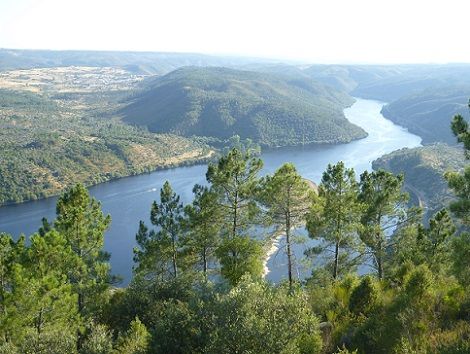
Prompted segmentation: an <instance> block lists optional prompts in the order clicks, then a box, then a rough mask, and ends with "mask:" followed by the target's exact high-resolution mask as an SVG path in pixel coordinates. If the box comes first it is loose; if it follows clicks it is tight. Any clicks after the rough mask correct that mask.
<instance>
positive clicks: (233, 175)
mask: <svg viewBox="0 0 470 354" xmlns="http://www.w3.org/2000/svg"><path fill="white" fill-rule="evenodd" d="M262 167H263V162H262V161H261V159H259V158H257V157H255V156H254V155H252V153H251V152H250V151H247V152H242V151H241V150H239V149H236V148H233V149H232V150H230V152H229V153H228V154H227V155H225V156H222V157H221V158H220V159H219V161H218V163H217V164H210V165H209V168H208V170H207V173H206V178H207V181H208V182H209V183H210V184H211V187H212V190H213V191H214V192H215V193H217V194H218V196H219V202H218V204H219V206H220V208H221V209H222V212H223V215H224V219H225V220H224V230H223V231H224V233H225V234H226V235H227V236H228V237H230V238H233V237H236V236H239V235H242V234H243V233H244V232H246V230H247V229H248V228H249V227H250V226H252V225H253V223H254V222H255V219H256V216H257V215H259V207H258V206H257V205H256V203H255V201H254V195H255V192H256V190H257V188H258V184H259V179H258V173H259V171H260V170H261V168H262Z"/></svg>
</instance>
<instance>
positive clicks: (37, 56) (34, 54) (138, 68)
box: [0, 48, 270, 75]
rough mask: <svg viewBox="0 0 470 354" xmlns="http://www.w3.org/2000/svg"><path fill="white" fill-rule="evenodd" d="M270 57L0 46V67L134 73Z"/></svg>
mask: <svg viewBox="0 0 470 354" xmlns="http://www.w3.org/2000/svg"><path fill="white" fill-rule="evenodd" d="M251 62H264V63H269V62H270V60H269V59H262V60H261V59H256V58H241V57H226V56H212V55H205V54H197V53H163V52H122V51H90V50H88V51H86V50H25V49H1V48H0V71H7V70H16V69H33V68H54V67H69V66H88V67H114V68H120V69H124V70H127V71H129V72H132V73H134V74H144V75H163V74H167V73H169V72H170V71H173V70H175V69H177V68H180V67H182V66H189V65H194V66H228V67H235V66H240V65H246V64H248V63H251Z"/></svg>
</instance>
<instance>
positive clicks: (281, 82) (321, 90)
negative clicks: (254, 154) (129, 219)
mask: <svg viewBox="0 0 470 354" xmlns="http://www.w3.org/2000/svg"><path fill="white" fill-rule="evenodd" d="M352 103H353V100H352V98H351V97H349V96H348V95H347V94H346V93H344V92H342V91H338V90H336V89H333V88H331V87H329V86H326V85H323V84H320V83H318V82H316V81H313V80H312V79H308V78H301V77H297V76H295V77H293V76H289V75H287V76H277V75H271V74H267V73H260V72H253V71H243V70H233V69H227V68H196V67H186V68H181V69H178V70H176V71H174V72H172V73H170V74H167V75H165V76H163V77H157V78H153V79H149V80H145V81H144V83H143V85H142V89H141V92H139V93H138V94H137V95H135V96H134V97H133V98H132V99H131V100H130V101H129V102H128V105H127V106H126V107H124V108H123V109H122V110H121V111H120V114H122V115H123V117H124V121H126V122H128V123H131V124H135V125H138V126H145V127H147V128H148V129H149V130H151V131H154V132H159V133H162V132H164V133H175V134H179V135H184V136H193V135H197V136H209V137H214V138H218V139H227V138H229V137H230V136H232V135H235V134H237V135H239V136H241V137H242V138H251V139H253V140H254V141H256V142H258V143H259V144H261V145H263V146H269V147H278V146H293V145H301V144H319V143H345V142H349V141H351V140H353V139H358V138H361V137H364V136H365V135H366V133H365V132H364V131H363V130H362V129H361V128H359V127H357V126H355V125H353V124H351V123H349V122H348V121H347V120H346V119H345V117H344V114H343V109H344V108H345V107H347V106H349V105H351V104H352Z"/></svg>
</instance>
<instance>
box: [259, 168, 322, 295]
mask: <svg viewBox="0 0 470 354" xmlns="http://www.w3.org/2000/svg"><path fill="white" fill-rule="evenodd" d="M261 190H262V193H261V201H262V203H263V204H264V205H265V206H266V208H267V216H268V222H269V224H271V225H275V226H277V229H278V230H282V231H283V233H284V235H285V236H286V253H287V273H288V279H289V285H290V287H292V282H293V276H292V267H293V255H292V246H293V244H294V243H295V239H294V235H293V232H294V231H295V229H296V228H298V227H300V226H302V225H304V223H305V221H306V218H307V215H308V213H309V212H310V211H311V209H312V207H313V204H314V203H315V201H316V194H315V191H314V190H313V189H312V187H311V186H310V185H309V183H308V182H307V181H306V180H304V179H303V178H302V177H301V176H300V175H299V174H298V173H297V170H296V169H295V167H294V165H293V164H291V163H286V164H284V165H283V166H281V167H280V168H279V169H278V170H277V171H276V172H275V173H274V175H273V176H267V177H265V178H264V180H263V182H262V186H261Z"/></svg>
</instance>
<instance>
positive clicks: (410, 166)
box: [372, 144, 466, 216]
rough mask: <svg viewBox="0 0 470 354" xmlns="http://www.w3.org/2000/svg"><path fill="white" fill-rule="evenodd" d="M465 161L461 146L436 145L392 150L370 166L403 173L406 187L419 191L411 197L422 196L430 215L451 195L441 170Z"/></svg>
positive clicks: (452, 167) (443, 171)
mask: <svg viewBox="0 0 470 354" xmlns="http://www.w3.org/2000/svg"><path fill="white" fill-rule="evenodd" d="M465 163H466V161H465V159H464V154H463V149H462V148H461V147H452V146H448V145H446V144H435V145H427V146H424V147H418V148H413V149H401V150H397V151H394V152H392V153H390V154H387V155H384V156H382V157H381V158H379V159H377V160H375V161H374V162H373V163H372V167H373V168H374V169H379V168H383V169H385V170H389V171H391V172H393V173H395V174H398V173H402V172H403V173H404V175H405V188H406V187H407V189H408V191H409V192H410V193H411V194H419V195H418V196H416V195H414V197H415V199H417V198H416V197H418V198H421V199H422V201H423V202H424V204H425V206H426V207H427V208H428V213H427V214H428V216H429V215H431V214H432V213H433V212H435V211H437V210H438V209H440V208H442V207H444V206H446V205H447V204H448V202H449V200H450V198H452V193H451V191H450V190H449V188H448V187H447V182H446V181H445V179H444V176H443V175H444V173H445V172H446V171H458V170H461V169H463V167H464V165H465Z"/></svg>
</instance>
